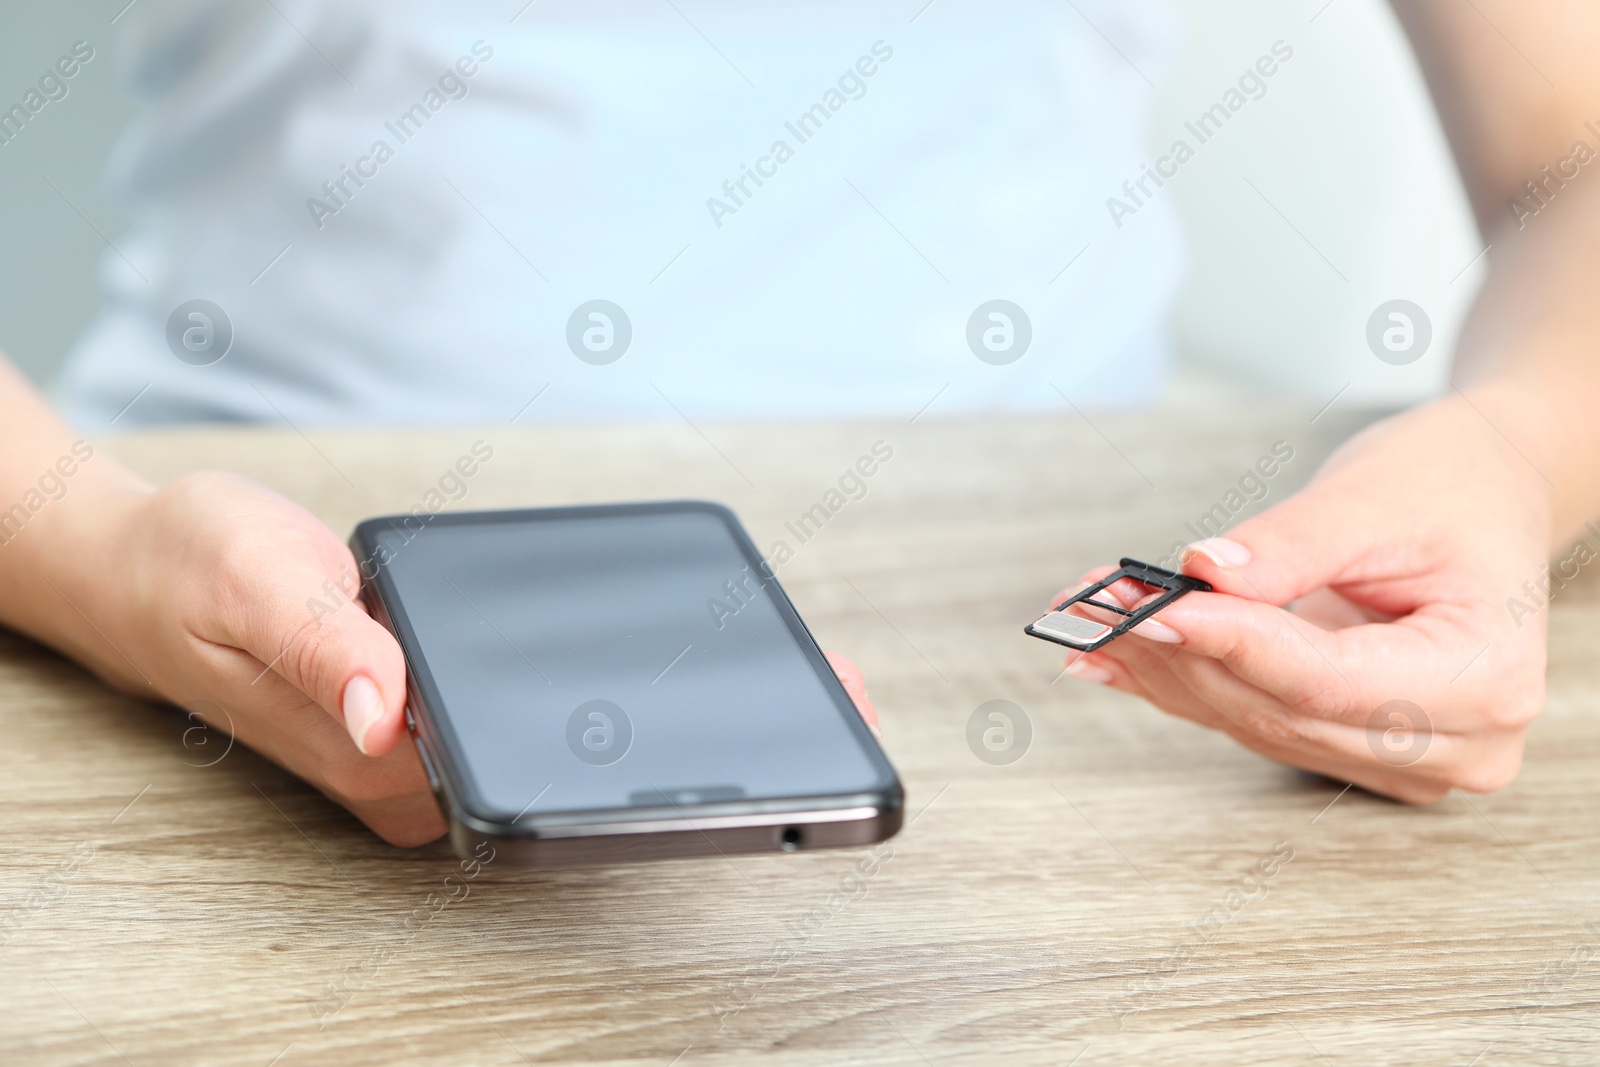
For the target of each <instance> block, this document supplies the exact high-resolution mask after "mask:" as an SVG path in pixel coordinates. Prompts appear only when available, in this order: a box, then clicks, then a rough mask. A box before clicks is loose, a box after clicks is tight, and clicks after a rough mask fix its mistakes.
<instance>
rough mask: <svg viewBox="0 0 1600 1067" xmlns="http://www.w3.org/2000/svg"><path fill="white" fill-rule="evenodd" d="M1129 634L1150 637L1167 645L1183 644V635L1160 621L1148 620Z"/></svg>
mask: <svg viewBox="0 0 1600 1067" xmlns="http://www.w3.org/2000/svg"><path fill="white" fill-rule="evenodd" d="M1129 632H1130V633H1136V634H1138V635H1139V636H1140V637H1148V638H1149V639H1150V640H1152V641H1160V642H1161V643H1162V644H1166V645H1181V644H1183V635H1182V634H1180V633H1179V632H1178V631H1176V630H1174V629H1173V628H1172V627H1170V626H1168V625H1167V624H1166V623H1164V622H1162V621H1161V620H1160V619H1146V620H1144V622H1141V623H1140V624H1139V625H1137V626H1135V627H1134V628H1133V629H1132V630H1130V631H1129Z"/></svg>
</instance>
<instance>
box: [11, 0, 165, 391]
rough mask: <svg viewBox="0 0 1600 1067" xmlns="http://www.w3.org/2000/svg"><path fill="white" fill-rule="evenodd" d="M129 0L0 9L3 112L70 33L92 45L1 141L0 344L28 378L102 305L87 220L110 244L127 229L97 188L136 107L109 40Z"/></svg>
mask: <svg viewBox="0 0 1600 1067" xmlns="http://www.w3.org/2000/svg"><path fill="white" fill-rule="evenodd" d="M126 3H127V0H111V2H103V0H95V2H93V3H58V2H53V0H52V2H50V3H8V4H5V5H3V6H0V108H6V109H9V108H10V106H11V105H12V104H14V103H18V102H20V101H21V100H22V97H23V94H24V93H26V92H27V91H28V90H29V89H30V88H32V87H33V86H34V85H35V83H36V81H37V79H38V78H39V76H40V75H41V74H43V73H45V71H46V70H47V69H48V68H49V67H50V66H51V65H52V64H54V63H55V61H56V59H57V58H58V57H60V56H62V55H65V54H66V53H67V52H68V51H70V49H71V48H72V45H73V43H74V42H75V41H87V42H89V44H90V46H91V47H93V48H94V50H95V58H94V59H93V60H91V61H90V62H89V64H88V65H86V66H84V67H83V68H82V69H81V70H80V71H79V72H78V74H77V75H76V76H75V77H73V78H72V79H71V80H70V81H69V82H68V83H67V85H68V92H67V95H66V97H65V98H64V99H61V100H57V101H52V102H51V103H49V104H47V105H46V106H45V107H44V109H43V110H42V111H40V112H39V114H38V115H36V116H34V117H33V119H32V120H31V121H30V122H29V123H28V125H27V126H26V127H24V129H23V131H22V133H21V134H20V135H19V136H18V137H16V138H15V139H14V140H12V141H10V142H9V143H6V144H0V350H4V351H5V352H6V353H7V354H8V355H9V356H10V357H11V358H12V360H14V361H15V362H16V363H18V364H19V365H20V366H21V367H22V369H23V370H24V371H25V372H26V373H27V374H28V375H29V376H30V377H32V378H34V379H35V380H43V379H45V378H48V377H49V376H50V375H51V374H52V373H53V372H54V370H55V368H56V365H57V364H58V363H59V362H60V360H61V358H62V356H63V355H64V354H65V353H66V349H67V346H69V345H70V344H71V343H72V341H73V339H74V338H76V337H77V335H78V332H79V331H80V330H81V329H82V328H83V325H84V323H85V322H87V321H88V318H89V316H90V315H92V314H93V313H94V310H95V308H96V307H97V306H98V304H99V293H98V290H97V288H96V286H95V280H94V271H95V265H96V263H97V262H98V261H99V257H100V254H101V252H103V251H105V249H106V244H105V241H104V240H102V238H101V236H100V233H96V232H95V231H96V228H98V229H99V230H100V231H101V233H104V234H105V236H106V237H108V238H110V239H112V240H116V239H117V237H118V236H119V235H120V234H121V232H122V230H123V229H124V228H125V227H126V221H125V220H124V219H123V218H122V217H121V215H120V214H119V213H118V212H117V211H115V210H114V209H113V208H112V207H111V205H110V204H109V203H107V201H106V198H105V195H104V193H103V192H102V188H101V174H102V172H103V171H104V168H105V161H106V157H107V156H108V155H109V153H110V150H111V145H112V142H113V140H114V139H115V137H116V135H117V134H118V132H120V131H121V129H122V127H123V126H124V125H125V124H126V123H127V122H128V120H129V118H130V117H131V116H132V114H133V107H132V105H131V103H130V102H129V101H128V99H127V98H126V97H125V96H124V94H123V93H122V91H121V86H120V82H119V80H118V76H117V70H116V59H115V55H114V52H115V49H114V48H113V47H112V41H113V38H114V36H115V33H116V27H115V26H113V25H112V24H111V19H112V18H113V17H114V16H115V15H116V14H117V13H118V12H119V11H120V10H121V9H122V7H123V5H124V4H126ZM47 180H48V182H53V183H55V185H56V187H57V188H58V189H60V193H59V194H58V193H57V192H56V191H55V190H53V189H51V187H50V185H49V184H47ZM63 197H64V198H63ZM69 201H70V203H69ZM79 212H82V216H80V215H79Z"/></svg>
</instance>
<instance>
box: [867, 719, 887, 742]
mask: <svg viewBox="0 0 1600 1067" xmlns="http://www.w3.org/2000/svg"><path fill="white" fill-rule="evenodd" d="M867 729H869V730H871V731H872V736H873V737H876V738H877V739H878V740H879V741H882V740H883V731H882V730H880V729H878V727H877V724H876V723H870V722H869V723H867Z"/></svg>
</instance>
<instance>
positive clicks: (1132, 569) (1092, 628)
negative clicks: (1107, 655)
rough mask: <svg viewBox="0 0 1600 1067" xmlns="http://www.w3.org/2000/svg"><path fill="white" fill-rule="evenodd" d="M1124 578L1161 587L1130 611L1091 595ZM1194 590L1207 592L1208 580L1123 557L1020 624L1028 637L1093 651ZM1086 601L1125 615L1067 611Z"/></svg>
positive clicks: (1102, 608)
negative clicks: (1106, 617) (1110, 617)
mask: <svg viewBox="0 0 1600 1067" xmlns="http://www.w3.org/2000/svg"><path fill="white" fill-rule="evenodd" d="M1124 578H1128V579H1131V580H1132V581H1135V582H1138V583H1139V584H1140V585H1148V586H1150V587H1151V588H1153V589H1161V590H1164V591H1163V592H1162V594H1161V595H1160V596H1158V597H1156V598H1155V599H1154V600H1152V601H1150V602H1149V603H1147V604H1141V605H1139V606H1138V607H1137V608H1134V609H1133V610H1132V611H1130V610H1128V609H1127V608H1125V607H1123V606H1121V605H1120V604H1108V603H1106V602H1105V601H1104V600H1093V599H1090V598H1091V597H1093V596H1094V595H1095V594H1096V593H1098V592H1100V591H1101V590H1102V589H1105V588H1106V587H1107V586H1110V585H1114V584H1115V583H1117V582H1119V581H1121V580H1122V579H1124ZM1195 591H1198V592H1202V593H1209V592H1211V583H1209V582H1203V581H1201V580H1200V579H1199V578H1191V577H1189V576H1188V575H1187V574H1175V573H1174V572H1172V571H1169V570H1166V569H1165V568H1163V567H1155V566H1151V565H1150V564H1148V563H1140V562H1139V561H1138V560H1136V559H1124V560H1122V562H1121V564H1120V566H1119V567H1118V569H1117V570H1115V571H1112V572H1111V573H1110V574H1108V575H1106V576H1105V577H1104V578H1102V579H1100V580H1099V581H1098V582H1095V583H1094V584H1092V585H1088V586H1085V587H1084V588H1082V589H1080V590H1078V591H1077V592H1076V593H1074V594H1072V595H1071V596H1070V597H1068V598H1067V599H1066V600H1063V601H1062V602H1061V603H1059V604H1057V605H1056V606H1055V607H1054V608H1052V609H1050V611H1048V612H1047V613H1045V614H1044V615H1043V616H1042V617H1040V618H1039V619H1037V620H1036V621H1034V622H1031V623H1029V624H1028V625H1027V626H1025V627H1023V631H1022V632H1023V633H1026V634H1028V635H1029V636H1031V637H1039V638H1043V639H1044V640H1046V641H1054V642H1055V643H1056V644H1058V645H1066V646H1067V647H1068V648H1075V649H1077V650H1078V651H1080V652H1093V651H1094V650H1095V649H1097V648H1099V647H1101V646H1102V645H1105V644H1107V643H1109V642H1110V641H1113V640H1115V639H1116V638H1118V637H1121V636H1122V635H1123V634H1125V633H1127V632H1128V631H1129V630H1131V629H1133V628H1134V627H1135V626H1137V625H1139V624H1140V623H1141V622H1143V621H1144V620H1146V619H1148V618H1149V617H1150V616H1152V615H1154V614H1155V613H1156V612H1158V611H1160V610H1161V609H1162V608H1164V607H1166V606H1167V605H1168V604H1170V603H1172V602H1173V601H1174V600H1177V599H1178V598H1179V597H1181V596H1182V595H1183V594H1185V593H1190V592H1195ZM1085 602H1086V603H1089V604H1091V605H1093V606H1094V607H1097V608H1099V609H1101V610H1102V611H1109V612H1111V613H1113V614H1115V615H1121V616H1124V618H1123V620H1122V621H1121V622H1119V623H1117V624H1116V625H1115V626H1110V625H1107V624H1106V623H1103V622H1096V621H1095V620H1094V619H1086V618H1084V617H1083V616H1082V615H1071V614H1068V613H1067V608H1069V607H1071V606H1072V605H1073V604H1078V603H1085Z"/></svg>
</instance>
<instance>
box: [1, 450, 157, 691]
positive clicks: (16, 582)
mask: <svg viewBox="0 0 1600 1067" xmlns="http://www.w3.org/2000/svg"><path fill="white" fill-rule="evenodd" d="M61 460H70V462H61ZM61 460H58V461H57V463H55V464H52V465H50V466H49V467H48V468H47V469H46V470H45V471H44V472H42V473H41V474H40V475H39V477H38V478H37V479H36V480H35V481H34V482H32V483H30V484H28V485H27V486H26V487H24V488H23V489H22V490H21V492H19V493H18V494H17V497H16V500H15V501H12V502H11V503H10V504H9V505H7V504H0V508H3V509H5V510H4V511H3V512H0V623H3V624H5V625H7V626H10V627H11V628H13V629H16V630H19V631H21V632H23V633H26V634H28V635H29V636H31V637H34V638H36V639H37V640H40V641H43V642H45V643H46V644H49V645H51V646H53V647H55V648H57V649H59V650H61V651H63V652H65V653H67V654H68V655H71V656H73V657H75V658H80V659H87V660H90V661H91V662H94V661H96V660H99V659H101V658H102V657H101V656H100V655H94V654H92V653H94V652H95V651H96V650H98V651H99V652H102V653H103V652H104V650H105V645H106V639H105V637H104V635H103V633H98V632H97V627H104V625H105V623H104V621H103V616H104V615H105V613H106V612H107V611H108V609H111V610H114V609H113V607H112V605H113V603H114V602H115V601H117V600H119V599H120V595H119V589H120V588H121V587H122V586H125V585H126V584H127V581H128V579H129V570H128V567H129V562H130V560H129V556H130V547H131V545H132V543H133V538H132V537H131V532H132V530H133V529H134V524H135V523H136V521H137V514H138V512H139V509H140V508H142V507H143V506H144V505H145V503H146V502H147V501H148V500H149V499H150V498H151V497H153V495H154V487H153V486H151V485H150V484H149V483H148V482H146V481H144V480H143V479H142V478H139V477H138V476H137V475H135V474H133V472H132V471H130V470H128V469H127V468H126V467H123V466H122V465H121V464H119V463H117V462H116V461H115V460H113V459H112V458H111V457H110V456H108V455H104V454H102V453H101V452H100V451H99V450H98V449H95V448H94V447H93V446H92V445H89V444H88V442H86V441H78V442H76V443H75V445H74V450H73V451H64V452H63V453H62V457H61ZM69 472H70V473H69Z"/></svg>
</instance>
